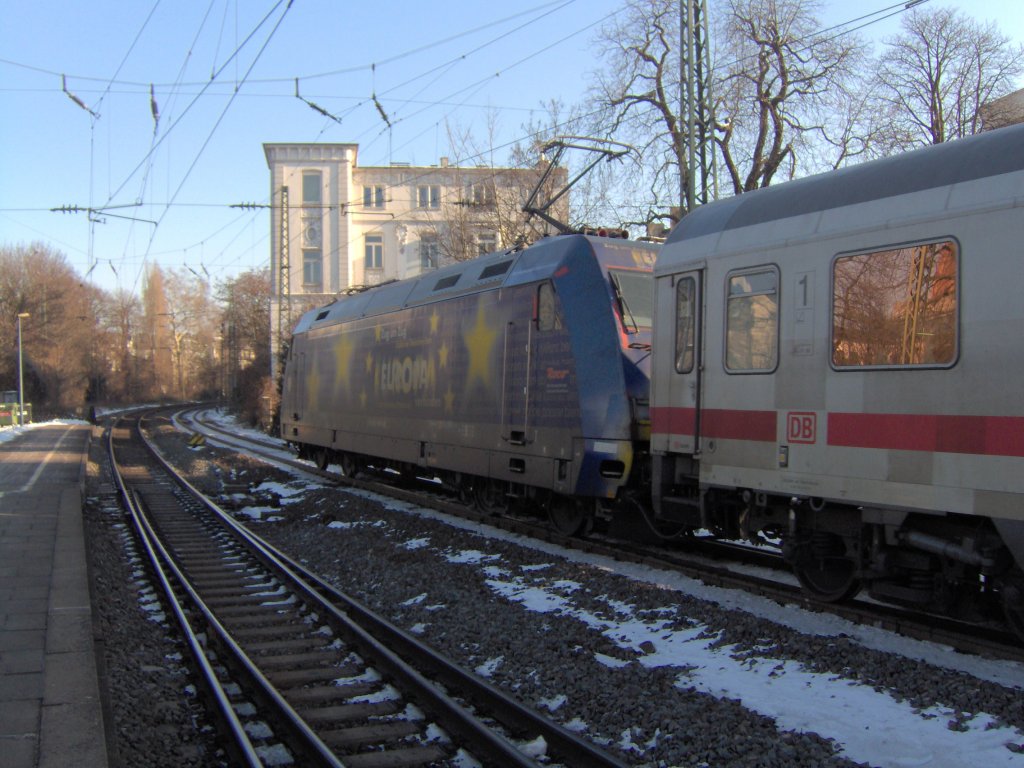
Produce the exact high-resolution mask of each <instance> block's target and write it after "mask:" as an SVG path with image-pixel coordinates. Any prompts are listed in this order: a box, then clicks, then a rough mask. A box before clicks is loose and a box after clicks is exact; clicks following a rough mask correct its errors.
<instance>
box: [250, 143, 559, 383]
mask: <svg viewBox="0 0 1024 768" xmlns="http://www.w3.org/2000/svg"><path fill="white" fill-rule="evenodd" d="M358 149H359V147H358V145H357V144H264V145H263V150H264V154H265V155H266V159H267V165H268V166H269V168H270V191H271V200H272V201H273V203H272V207H271V217H270V233H271V275H272V287H271V347H272V352H273V355H272V360H273V363H272V366H273V370H274V373H275V375H276V373H277V365H278V362H279V361H278V352H279V349H280V345H281V343H282V342H286V341H287V337H288V335H289V334H290V332H291V328H292V326H293V325H294V323H295V322H296V321H297V320H298V318H299V316H300V314H301V313H302V312H303V311H304V310H306V309H308V308H310V307H313V306H318V305H321V304H326V303H328V302H329V301H330V300H331V299H333V298H334V296H336V295H337V294H338V293H339V292H342V291H346V290H349V289H352V288H354V287H357V286H367V285H376V284H378V283H381V282H384V281H386V280H394V279H398V280H401V279H403V278H406V277H412V276H415V275H419V274H421V273H423V272H426V271H429V270H433V269H437V267H438V266H441V265H443V264H447V263H450V262H452V261H455V260H465V259H468V258H474V257H476V256H478V255H480V254H483V253H490V252H492V251H495V250H499V249H502V248H511V247H513V246H515V245H517V244H518V243H521V242H526V243H529V242H532V241H534V240H536V239H537V238H539V237H542V236H543V235H545V234H548V233H549V232H550V231H551V230H552V228H551V227H550V225H548V224H546V223H545V222H544V221H542V220H540V219H537V218H534V219H532V220H530V221H529V222H528V221H527V220H526V217H525V216H524V215H523V214H522V212H521V207H522V204H523V203H524V202H525V200H526V199H527V197H528V196H529V195H530V193H531V192H532V191H533V189H534V187H535V186H536V184H537V181H538V179H539V178H540V177H541V174H542V172H543V170H544V168H543V166H542V167H538V168H490V167H482V166H478V167H468V168H466V167H458V166H455V165H450V164H449V162H448V158H445V157H442V158H441V162H440V164H439V165H436V166H411V165H409V164H406V163H392V164H391V165H390V166H385V167H375V166H367V167H360V166H359V165H358V163H357V156H358ZM566 179H567V171H566V170H565V169H564V168H558V169H555V172H554V173H553V174H551V176H550V181H549V186H550V187H553V188H554V189H556V190H558V189H560V188H561V187H562V186H564V185H565V182H566ZM552 213H553V215H554V216H555V218H557V219H559V220H560V221H568V200H567V196H566V197H563V198H562V199H560V200H559V201H558V203H557V204H556V206H555V207H554V209H553V211H552Z"/></svg>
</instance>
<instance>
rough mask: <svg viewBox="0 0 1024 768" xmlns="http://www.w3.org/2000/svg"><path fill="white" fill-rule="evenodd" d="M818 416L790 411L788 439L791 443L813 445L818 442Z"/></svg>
mask: <svg viewBox="0 0 1024 768" xmlns="http://www.w3.org/2000/svg"><path fill="white" fill-rule="evenodd" d="M817 432H818V415H817V414H816V413H801V412H799V411H790V412H789V413H787V414H786V438H787V439H788V440H789V442H791V443H813V442H814V441H815V440H817V439H818V438H817Z"/></svg>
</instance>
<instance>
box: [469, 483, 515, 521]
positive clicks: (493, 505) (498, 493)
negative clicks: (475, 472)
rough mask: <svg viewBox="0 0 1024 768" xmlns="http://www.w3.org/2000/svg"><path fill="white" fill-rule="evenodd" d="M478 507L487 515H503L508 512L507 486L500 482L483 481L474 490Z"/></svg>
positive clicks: (474, 498) (474, 497)
mask: <svg viewBox="0 0 1024 768" xmlns="http://www.w3.org/2000/svg"><path fill="white" fill-rule="evenodd" d="M473 500H474V501H475V502H476V507H477V509H479V510H480V511H481V512H483V513H484V514H487V515H503V514H505V513H506V512H508V496H506V495H505V484H504V483H502V482H501V481H499V480H484V479H481V480H480V481H479V482H477V483H476V484H475V486H474V488H473Z"/></svg>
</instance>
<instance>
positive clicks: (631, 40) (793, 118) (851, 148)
mask: <svg viewBox="0 0 1024 768" xmlns="http://www.w3.org/2000/svg"><path fill="white" fill-rule="evenodd" d="M819 7H820V3H819V2H817V0H722V2H720V3H718V4H716V5H715V6H714V7H713V11H714V12H715V13H717V16H716V17H714V16H713V17H712V21H713V23H712V24H711V28H712V34H713V35H714V37H715V46H714V47H715V56H716V61H714V62H713V63H712V69H713V73H712V83H711V86H710V91H711V93H712V95H713V98H714V105H713V110H712V111H713V114H714V115H715V125H714V126H713V128H714V130H713V131H712V130H711V129H712V126H707V125H705V126H703V128H704V130H705V131H706V132H708V133H712V132H713V133H714V135H715V142H716V145H717V150H718V152H719V156H720V157H721V159H722V164H723V166H724V174H725V176H726V180H725V184H726V186H727V187H728V188H730V189H731V191H732V192H733V193H734V194H739V193H741V192H745V191H748V190H752V189H756V188H758V187H765V186H768V185H769V184H771V183H772V182H773V181H774V180H775V179H776V176H777V175H781V176H783V177H785V178H791V177H792V176H794V175H796V174H797V173H798V172H809V171H818V170H825V169H830V168H834V167H837V166H838V165H841V164H843V163H846V162H848V161H849V160H850V159H851V158H853V157H855V156H857V155H860V154H862V153H864V152H865V151H866V150H867V148H868V146H869V143H870V140H871V135H872V134H871V127H870V122H869V118H870V112H869V110H868V107H867V97H866V88H865V86H864V83H863V81H862V79H861V76H860V73H861V72H862V71H863V70H864V69H866V67H865V61H866V58H867V54H868V50H869V49H868V46H867V45H866V44H865V43H864V42H863V41H862V40H861V39H860V38H859V37H857V36H855V35H849V34H845V35H835V34H832V35H829V34H822V33H819V32H818V30H819V29H820V27H821V24H820V22H819V21H818V18H817V11H818V9H819ZM679 13H680V10H679V3H678V0H629V2H627V3H626V8H625V9H624V13H621V14H619V15H618V16H617V20H616V22H614V24H613V25H612V26H609V27H606V28H604V29H603V30H602V32H601V36H600V40H599V44H600V45H601V46H602V48H603V50H605V51H606V54H605V68H604V70H603V71H602V72H600V73H598V75H597V84H596V87H595V88H594V89H593V91H592V93H591V96H590V100H591V102H592V103H593V104H594V105H595V107H596V108H598V109H599V110H600V111H601V118H602V121H603V122H602V125H603V131H604V132H603V133H602V134H600V135H607V136H611V137H613V138H616V139H619V140H621V141H623V142H626V143H629V144H631V145H632V146H633V147H634V148H635V150H636V155H635V156H633V157H632V158H631V161H630V162H628V163H627V164H626V165H624V173H623V174H622V175H621V176H620V177H619V178H618V179H617V186H618V188H619V189H620V190H621V191H622V193H623V197H622V200H621V201H620V210H622V211H623V212H624V216H623V217H624V218H626V219H627V220H628V221H630V222H631V223H645V222H653V221H655V220H666V219H670V218H672V219H674V218H675V216H674V215H672V207H673V206H676V205H679V204H680V201H681V198H682V197H684V195H681V194H680V191H681V189H682V190H685V184H686V182H685V181H683V180H682V179H681V177H685V176H686V173H685V171H686V170H687V151H688V147H687V141H688V139H687V134H686V129H685V126H684V125H683V123H684V121H683V120H682V119H681V118H680V114H681V112H682V109H681V105H680V101H679V100H680V96H679V93H680V88H679V82H680V68H679V49H680V45H681V43H680V40H679ZM716 19H717V20H716ZM685 212H686V211H685V210H683V211H682V213H684V214H685Z"/></svg>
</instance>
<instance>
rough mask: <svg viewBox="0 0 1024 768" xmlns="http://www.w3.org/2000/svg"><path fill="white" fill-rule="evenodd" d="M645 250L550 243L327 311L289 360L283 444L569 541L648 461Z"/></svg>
mask: <svg viewBox="0 0 1024 768" xmlns="http://www.w3.org/2000/svg"><path fill="white" fill-rule="evenodd" d="M656 252H657V247H656V246H655V245H653V244H649V243H642V242H632V241H627V240H623V239H612V238H607V237H593V236H585V235H562V236H557V237H552V238H548V239H545V240H542V241H540V242H538V243H536V244H534V245H532V246H531V247H529V248H526V249H525V250H519V251H509V252H504V253H494V254H490V255H487V256H483V257H481V258H479V259H475V260H473V261H468V262H460V263H456V264H452V265H450V266H446V267H443V268H441V269H439V270H436V271H432V272H428V273H426V274H423V275H420V276H418V277H414V278H410V279H407V280H403V281H399V282H392V283H389V284H384V285H380V286H377V287H373V288H370V289H368V290H366V291H363V292H359V293H355V294H353V295H348V296H342V297H339V298H338V299H337V300H336V301H334V302H333V303H332V304H330V305H328V306H325V307H322V308H320V309H316V310H313V311H311V312H308V313H307V314H305V315H304V316H303V317H302V318H301V320H300V321H299V323H298V325H297V326H296V328H295V331H294V334H293V337H292V343H291V346H290V349H289V353H288V360H287V364H286V369H285V377H284V384H283V393H282V404H281V428H282V436H283V437H284V438H285V439H286V440H288V441H289V442H290V443H292V444H293V445H294V446H295V447H296V449H297V450H298V452H299V454H300V455H301V456H306V457H309V458H312V459H314V460H315V461H316V463H317V464H319V465H320V466H322V467H325V466H327V464H329V463H337V464H339V465H340V466H341V469H342V471H343V472H344V473H348V474H353V473H355V472H357V471H359V470H360V469H361V468H363V467H367V466H373V467H375V468H377V469H379V470H394V471H398V472H401V473H403V474H407V475H421V476H424V475H429V476H431V477H437V478H440V480H441V481H442V482H444V483H445V484H446V485H448V486H449V487H451V488H452V489H455V490H457V491H458V492H460V493H461V494H462V495H463V496H464V497H467V498H469V499H471V500H473V501H475V503H476V504H477V505H478V506H479V507H480V508H482V509H484V510H487V511H490V512H499V511H502V510H504V509H506V508H507V507H508V506H509V504H510V503H512V502H513V501H514V500H516V499H520V500H525V501H526V502H528V503H529V504H531V505H533V506H536V507H540V508H542V509H544V510H547V512H548V513H549V514H550V516H551V519H552V521H553V522H554V523H555V525H556V527H558V528H559V529H561V530H563V531H565V532H567V533H570V534H571V533H576V532H580V531H582V530H583V529H585V528H586V527H587V526H588V525H590V524H591V523H592V521H593V520H594V518H595V516H598V515H602V516H607V515H608V514H609V513H610V509H611V506H612V504H613V502H614V500H615V499H616V498H617V497H618V496H619V495H620V493H621V492H622V491H623V489H625V488H627V487H630V486H632V485H635V484H636V482H637V480H636V476H637V475H638V474H639V473H640V470H639V465H640V464H641V463H642V462H641V461H640V460H639V457H643V456H645V455H646V449H647V445H648V440H649V430H650V420H649V414H648V398H649V391H648V389H649V371H650V353H651V344H650V342H651V313H652V299H653V290H652V277H651V275H652V268H653V264H654V258H655V255H656Z"/></svg>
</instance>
